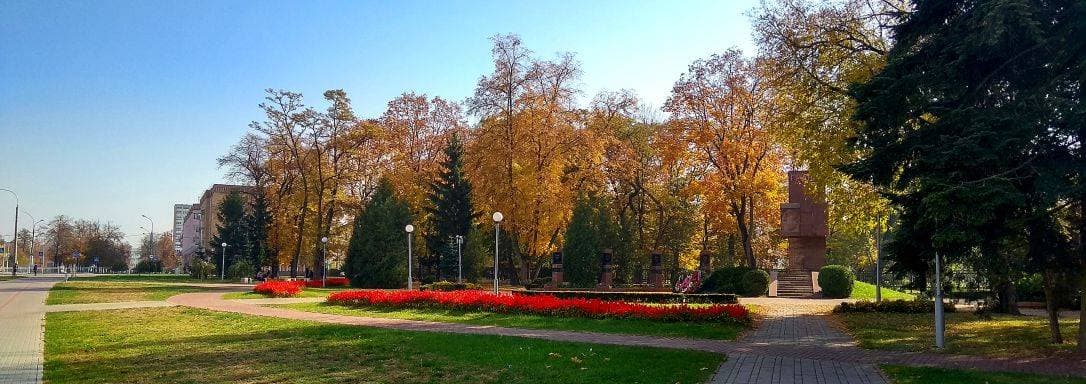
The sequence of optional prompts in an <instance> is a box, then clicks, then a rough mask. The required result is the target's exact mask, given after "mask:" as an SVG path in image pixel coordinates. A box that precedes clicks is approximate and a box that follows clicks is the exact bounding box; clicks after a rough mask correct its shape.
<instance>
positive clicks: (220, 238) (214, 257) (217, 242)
mask: <svg viewBox="0 0 1086 384" xmlns="http://www.w3.org/2000/svg"><path fill="white" fill-rule="evenodd" d="M216 214H217V215H218V219H219V224H218V225H217V226H216V228H217V230H218V233H216V234H215V236H213V237H212V238H211V241H210V243H209V244H208V245H209V246H208V249H209V250H211V251H212V253H211V254H210V255H209V256H210V257H211V261H212V263H214V264H215V266H216V267H217V268H224V270H228V269H230V266H231V265H234V263H235V262H237V261H239V260H242V259H243V258H245V257H246V255H248V254H249V245H250V243H249V228H248V225H247V223H246V220H245V216H246V215H245V198H244V197H242V196H241V193H238V192H237V191H234V192H230V194H228V195H226V198H224V199H223V201H222V203H219V211H218V212H217V213H216ZM222 243H226V249H225V253H224V252H223V251H224V250H223V248H222ZM224 257H225V261H224ZM224 264H225V265H224Z"/></svg>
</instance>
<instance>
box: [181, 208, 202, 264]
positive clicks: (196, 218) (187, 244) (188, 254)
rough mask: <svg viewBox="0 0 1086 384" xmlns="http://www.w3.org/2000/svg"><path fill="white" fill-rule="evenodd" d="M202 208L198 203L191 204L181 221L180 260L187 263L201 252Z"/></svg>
mask: <svg viewBox="0 0 1086 384" xmlns="http://www.w3.org/2000/svg"><path fill="white" fill-rule="evenodd" d="M203 216H204V215H203V210H202V209H200V204H193V205H192V206H191V208H189V211H188V213H187V214H186V215H185V218H184V219H182V223H181V237H180V240H181V252H180V254H181V261H182V263H183V264H184V265H189V262H191V261H192V258H193V257H195V256H196V255H198V254H200V253H202V251H203V249H204V236H203V234H204V223H203V220H204V218H203Z"/></svg>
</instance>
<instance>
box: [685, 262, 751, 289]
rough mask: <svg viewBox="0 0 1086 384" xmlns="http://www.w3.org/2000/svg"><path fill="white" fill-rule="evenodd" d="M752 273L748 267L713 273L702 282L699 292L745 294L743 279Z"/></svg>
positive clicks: (731, 268) (720, 270)
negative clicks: (748, 273)
mask: <svg viewBox="0 0 1086 384" xmlns="http://www.w3.org/2000/svg"><path fill="white" fill-rule="evenodd" d="M750 271H752V269H750V268H748V267H725V268H720V269H718V270H715V271H713V273H710V274H709V277H708V278H706V279H705V280H703V281H702V282H701V289H700V290H698V292H705V293H743V292H745V291H744V289H743V277H744V276H746V274H747V272H750Z"/></svg>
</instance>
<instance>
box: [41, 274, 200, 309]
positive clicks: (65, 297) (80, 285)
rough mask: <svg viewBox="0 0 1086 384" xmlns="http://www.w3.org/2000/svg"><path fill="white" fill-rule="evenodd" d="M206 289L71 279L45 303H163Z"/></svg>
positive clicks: (53, 290) (50, 292)
mask: <svg viewBox="0 0 1086 384" xmlns="http://www.w3.org/2000/svg"><path fill="white" fill-rule="evenodd" d="M206 290H207V288H201V287H192V286H184V285H168V284H159V283H139V282H126V281H109V280H105V281H100V280H97V279H95V280H91V279H87V280H72V281H68V282H63V283H58V284H57V285H54V286H53V289H52V290H51V291H49V298H48V299H46V300H45V303H46V304H49V305H54V304H87V303H113V302H120V301H144V300H165V299H166V298H167V297H170V296H173V295H179V294H182V293H189V292H201V291H206Z"/></svg>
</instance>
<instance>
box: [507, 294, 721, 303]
mask: <svg viewBox="0 0 1086 384" xmlns="http://www.w3.org/2000/svg"><path fill="white" fill-rule="evenodd" d="M517 294H520V295H525V296H554V297H557V298H560V299H599V300H608V301H624V302H631V303H656V304H673V303H689V304H734V303H738V302H739V300H738V299H737V298H736V296H735V295H734V294H730V293H686V294H683V293H671V292H602V291H518V292H517Z"/></svg>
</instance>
